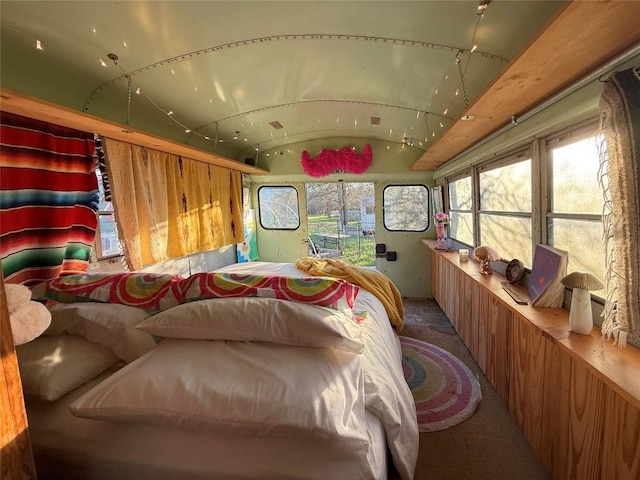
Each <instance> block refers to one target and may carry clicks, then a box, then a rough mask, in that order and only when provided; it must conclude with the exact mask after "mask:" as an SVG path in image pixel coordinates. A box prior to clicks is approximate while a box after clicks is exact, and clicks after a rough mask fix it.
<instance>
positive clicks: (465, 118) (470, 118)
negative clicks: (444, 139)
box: [460, 115, 476, 122]
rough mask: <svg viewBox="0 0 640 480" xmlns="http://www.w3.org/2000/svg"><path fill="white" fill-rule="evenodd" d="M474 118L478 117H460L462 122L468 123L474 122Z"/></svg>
mask: <svg viewBox="0 0 640 480" xmlns="http://www.w3.org/2000/svg"><path fill="white" fill-rule="evenodd" d="M474 118H476V117H474V116H473V115H463V116H462V117H460V120H463V121H465V122H468V121H469V120H473V119H474Z"/></svg>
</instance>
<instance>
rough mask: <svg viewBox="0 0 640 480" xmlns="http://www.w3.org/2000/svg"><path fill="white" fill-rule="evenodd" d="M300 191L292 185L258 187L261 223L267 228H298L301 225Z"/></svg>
mask: <svg viewBox="0 0 640 480" xmlns="http://www.w3.org/2000/svg"><path fill="white" fill-rule="evenodd" d="M298 205H299V203H298V191H297V190H296V189H295V188H294V187H291V186H262V187H260V188H259V189H258V212H259V217H260V225H261V226H262V228H264V229H267V230H297V229H298V228H299V227H300V210H299V207H298Z"/></svg>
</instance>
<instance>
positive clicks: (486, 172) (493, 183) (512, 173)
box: [478, 154, 533, 267]
mask: <svg viewBox="0 0 640 480" xmlns="http://www.w3.org/2000/svg"><path fill="white" fill-rule="evenodd" d="M478 186H479V190H480V204H479V217H478V218H479V228H478V230H479V234H480V237H479V243H480V244H481V245H490V246H492V247H493V248H495V249H496V250H497V252H498V253H499V254H500V256H501V257H502V258H504V259H506V260H511V259H512V258H518V259H520V260H521V261H522V262H523V263H524V264H525V265H527V266H529V267H530V266H531V264H532V251H533V249H532V246H531V244H532V242H531V239H532V234H531V232H532V224H531V159H530V158H528V155H525V154H519V155H515V156H513V157H508V158H506V159H503V160H501V161H500V162H498V163H492V164H489V165H487V166H483V167H481V168H479V175H478Z"/></svg>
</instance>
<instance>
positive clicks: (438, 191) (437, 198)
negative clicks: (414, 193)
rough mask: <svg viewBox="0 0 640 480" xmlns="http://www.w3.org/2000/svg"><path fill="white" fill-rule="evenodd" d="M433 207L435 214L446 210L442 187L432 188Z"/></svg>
mask: <svg viewBox="0 0 640 480" xmlns="http://www.w3.org/2000/svg"><path fill="white" fill-rule="evenodd" d="M431 208H432V209H433V215H435V214H436V213H439V212H444V205H443V203H442V187H441V186H439V185H438V186H437V187H432V188H431Z"/></svg>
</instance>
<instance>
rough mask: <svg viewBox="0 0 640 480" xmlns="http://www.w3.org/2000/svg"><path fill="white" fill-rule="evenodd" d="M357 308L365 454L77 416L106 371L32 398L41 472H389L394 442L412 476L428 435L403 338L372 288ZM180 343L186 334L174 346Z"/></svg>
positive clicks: (309, 441)
mask: <svg viewBox="0 0 640 480" xmlns="http://www.w3.org/2000/svg"><path fill="white" fill-rule="evenodd" d="M219 271H236V272H241V273H247V274H251V273H255V274H277V275H288V276H306V274H305V273H303V272H301V271H299V270H298V269H296V268H295V266H294V265H293V264H276V263H268V262H252V263H247V264H237V265H232V266H229V267H225V268H224V269H220V270H219ZM354 310H355V311H366V312H367V315H366V318H365V320H364V321H363V322H362V324H361V327H362V340H363V343H364V345H365V347H364V351H363V353H362V354H361V355H358V362H357V364H358V365H360V366H359V367H358V372H359V373H358V374H357V376H358V377H359V378H358V380H355V379H354V381H355V382H356V384H357V385H358V387H357V390H358V391H359V392H360V393H359V394H360V395H362V396H363V398H362V399H361V400H360V401H358V402H356V403H354V405H356V404H357V405H358V407H357V408H358V409H359V411H360V412H362V408H363V406H362V405H363V404H364V412H363V413H360V414H359V415H360V417H359V418H360V425H362V423H364V424H365V427H364V429H365V432H361V434H362V433H364V434H365V435H363V437H364V438H367V440H368V448H367V450H366V454H363V453H358V452H354V451H351V450H352V449H349V448H345V444H344V443H341V442H339V441H335V440H336V439H335V438H334V439H326V438H322V437H319V438H312V437H309V438H296V437H289V436H280V437H265V436H261V435H246V432H245V434H239V435H238V434H236V433H235V432H232V431H231V430H225V429H223V430H221V431H210V430H207V429H204V430H200V431H198V430H197V429H196V430H193V429H180V428H178V429H176V428H171V427H168V426H167V425H166V424H165V425H164V426H162V425H152V424H147V423H144V422H143V423H137V421H136V423H124V422H122V421H99V420H88V419H84V418H77V417H74V416H72V415H71V414H70V413H69V411H68V408H67V407H68V405H69V404H70V403H72V402H73V401H74V400H76V399H78V398H80V397H81V396H82V395H83V394H84V393H85V392H88V391H89V390H90V389H91V388H92V387H93V386H95V385H97V384H98V383H99V380H100V377H98V378H97V379H95V380H94V381H92V382H88V383H87V384H86V385H84V386H82V387H80V388H78V389H76V390H75V391H73V392H71V393H70V394H68V395H66V396H65V397H62V398H61V399H60V400H59V401H58V402H55V403H54V404H39V403H31V404H29V405H27V409H28V416H29V422H30V424H31V426H32V439H33V444H34V452H35V454H36V462H37V465H38V467H39V468H40V470H39V472H38V473H39V478H42V479H43V480H46V479H54V478H90V479H101V480H102V479H115V478H121V479H128V478H132V479H133V478H135V479H136V480H147V479H152V478H153V479H162V478H167V479H169V478H172V479H175V478H189V479H199V478H208V479H211V478H222V479H225V480H232V479H249V478H261V479H270V478H274V479H275V478H278V479H287V478H291V479H294V478H295V479H328V478H330V479H335V480H342V479H344V480H359V479H362V480H368V479H385V478H386V476H387V454H386V452H387V448H388V449H389V451H390V453H391V458H392V460H393V463H394V465H395V467H396V469H397V470H398V472H399V473H400V475H401V477H402V478H403V479H405V480H409V479H411V478H412V477H413V471H414V468H415V463H416V460H417V452H418V438H419V436H418V427H417V420H416V413H415V404H414V402H413V397H412V395H411V392H410V390H409V387H408V386H407V384H406V382H405V380H404V375H403V371H402V364H401V350H400V343H399V340H398V337H397V335H396V334H395V332H394V331H393V329H392V327H391V324H390V322H389V320H388V317H387V315H386V312H385V309H384V307H383V305H382V304H381V303H380V302H379V301H378V300H377V299H376V298H375V297H374V296H373V295H372V294H371V293H369V292H367V291H365V290H362V289H361V290H360V292H359V294H358V297H357V300H356V304H355V306H354ZM187 342H188V340H187ZM171 343H174V344H176V345H178V344H180V343H184V341H183V342H169V344H167V346H169V345H170V344H171ZM232 343H233V342H232ZM194 345H195V343H194ZM181 348H182V347H181ZM273 348H276V347H275V346H274V347H273ZM293 348H294V347H285V346H283V347H282V349H283V350H292V349H293ZM241 350H242V348H241ZM265 350H269V348H265ZM342 355H344V354H342ZM125 370H126V368H125ZM355 375H356V374H355V373H353V374H352V375H351V376H355ZM102 378H105V375H103V376H102ZM349 378H350V377H349ZM298 381H301V380H298ZM344 382H346V383H349V380H344ZM302 383H304V382H302ZM346 383H345V384H346ZM174 403H175V402H174ZM354 408H355V407H354ZM363 418H364V421H362V419H363ZM159 452H163V453H161V454H159ZM363 455H364V456H363ZM42 469H44V470H42ZM80 472H81V473H80Z"/></svg>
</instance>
